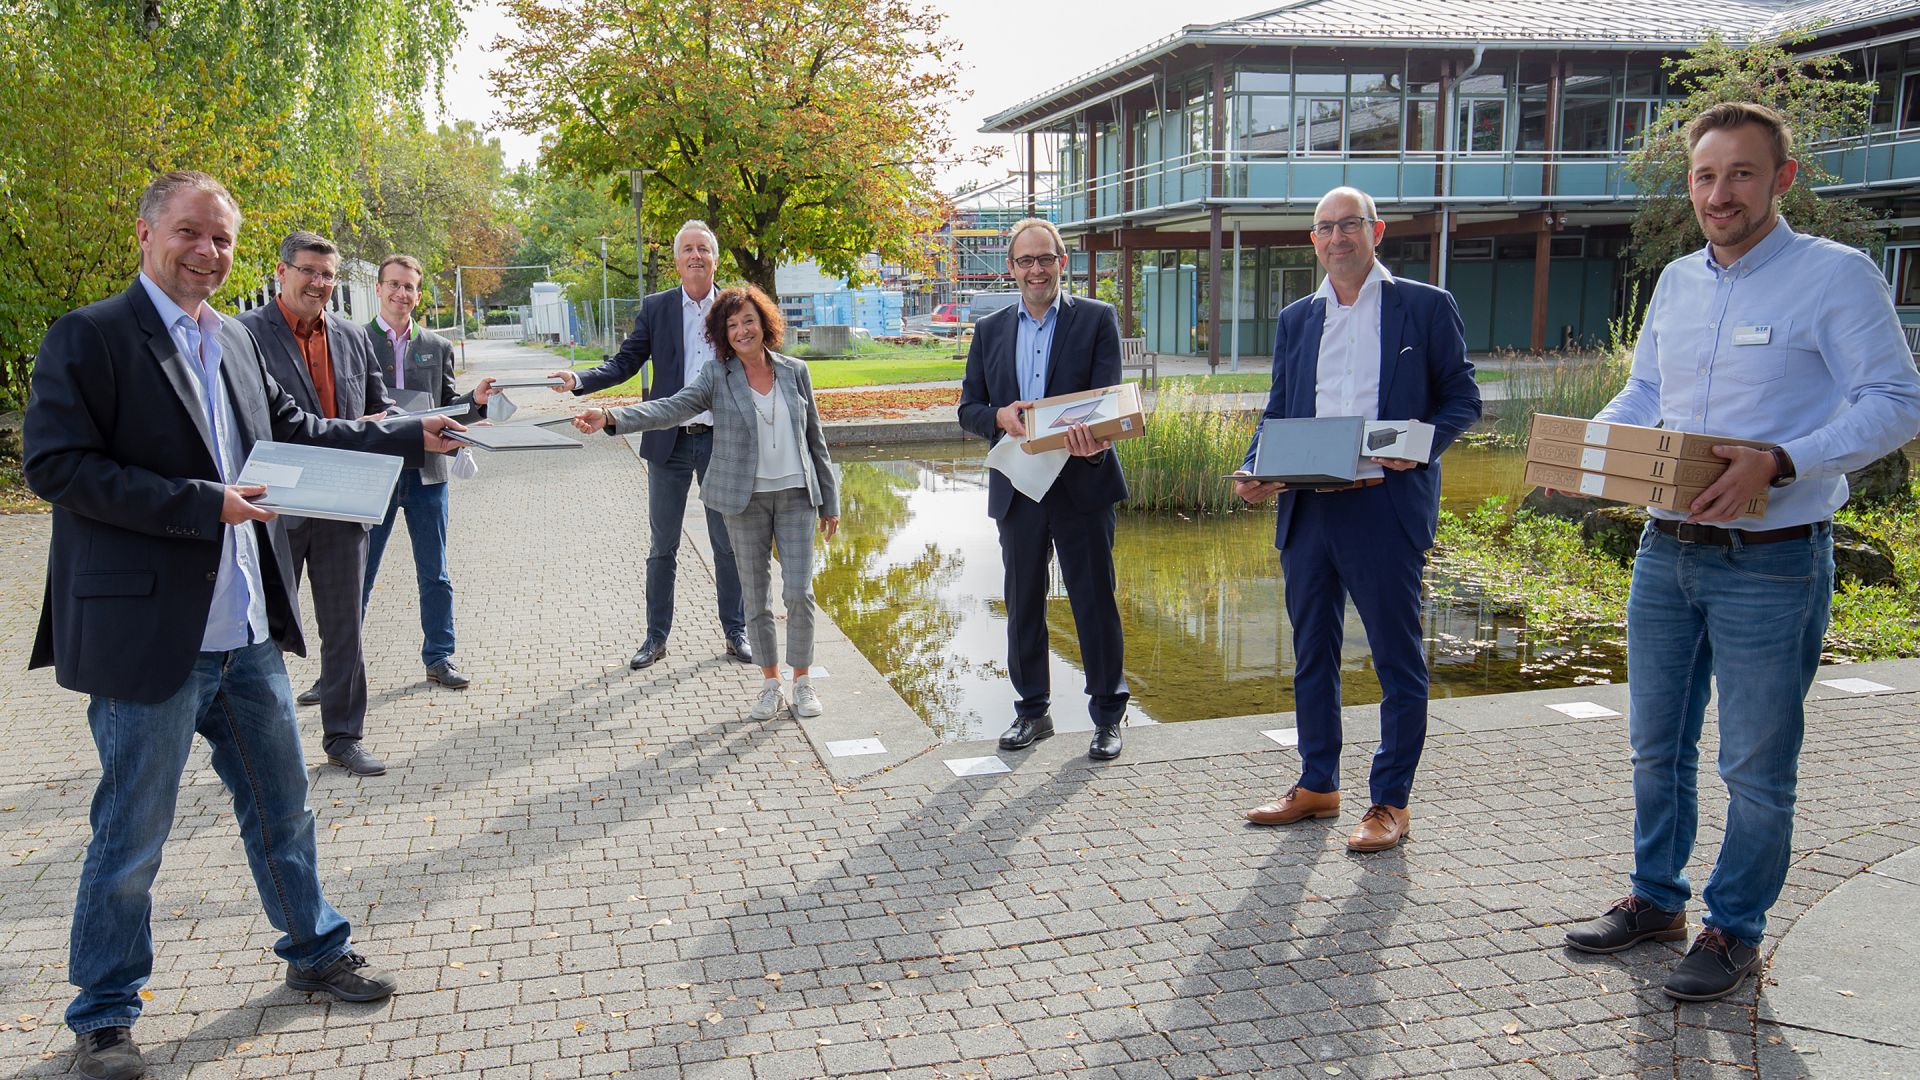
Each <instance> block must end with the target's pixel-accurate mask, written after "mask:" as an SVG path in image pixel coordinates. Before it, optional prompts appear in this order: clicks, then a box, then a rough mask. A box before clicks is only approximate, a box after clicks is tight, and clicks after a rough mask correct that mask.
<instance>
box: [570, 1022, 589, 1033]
mask: <svg viewBox="0 0 1920 1080" xmlns="http://www.w3.org/2000/svg"><path fill="white" fill-rule="evenodd" d="M573 1030H575V1031H585V1030H587V1025H586V1022H585V1021H583V1020H575V1021H574V1022H573Z"/></svg>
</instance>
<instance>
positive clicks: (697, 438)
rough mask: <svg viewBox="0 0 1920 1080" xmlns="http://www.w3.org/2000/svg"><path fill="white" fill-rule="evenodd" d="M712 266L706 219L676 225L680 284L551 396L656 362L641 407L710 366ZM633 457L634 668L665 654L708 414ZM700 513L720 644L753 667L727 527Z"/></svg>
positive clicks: (643, 305) (657, 297)
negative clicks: (637, 549) (638, 523)
mask: <svg viewBox="0 0 1920 1080" xmlns="http://www.w3.org/2000/svg"><path fill="white" fill-rule="evenodd" d="M719 262H720V239H719V237H717V236H715V235H714V234H713V230H712V229H710V228H708V227H707V223H706V222H704V221H699V220H693V221H688V222H686V223H684V224H682V225H681V226H680V231H679V232H678V233H676V234H674V237H673V268H674V270H675V271H676V272H677V273H678V274H679V275H680V284H679V285H678V286H677V287H675V288H672V289H667V290H664V291H662V292H657V293H653V294H651V295H649V296H647V297H646V298H645V299H643V300H641V301H640V313H639V314H638V315H636V316H634V320H633V332H632V333H630V334H628V335H627V340H625V341H624V342H621V344H620V351H619V352H617V353H615V354H614V355H613V356H612V357H611V358H610V359H608V360H607V362H606V363H604V364H601V365H599V366H598V367H595V368H592V369H590V370H587V371H565V370H562V371H555V372H552V373H551V374H552V375H553V377H555V378H557V379H559V380H560V383H561V384H560V385H559V386H556V387H554V392H555V393H566V392H568V391H572V392H573V393H574V394H578V395H584V394H591V393H593V392H594V391H596V390H604V389H606V388H607V387H609V386H618V385H619V384H621V383H623V382H626V381H627V380H628V379H631V378H633V377H634V376H635V375H638V374H639V373H640V371H641V369H642V368H644V367H646V366H647V365H648V364H649V363H651V364H652V365H653V380H652V381H651V382H649V383H648V384H647V388H646V391H645V392H644V394H643V396H644V397H645V398H646V400H648V401H658V400H660V399H662V398H669V397H672V396H673V395H675V394H677V393H679V392H680V391H681V390H682V389H683V388H685V387H686V386H687V385H688V384H690V383H692V382H693V380H694V379H695V378H696V377H698V376H699V374H700V369H701V368H704V367H706V366H707V365H708V364H711V363H713V362H714V359H713V356H714V354H713V342H711V341H708V340H707V327H706V318H707V312H708V311H709V310H711V309H712V308H713V299H714V297H715V296H717V295H718V292H717V291H716V290H715V289H714V285H713V275H714V271H715V270H716V269H718V267H719ZM773 344H777V342H776V343H773ZM640 457H641V458H642V459H644V460H645V461H646V463H647V522H648V526H649V528H650V529H651V530H652V536H651V537H650V538H649V544H648V548H647V578H646V605H647V614H646V618H647V627H646V634H645V636H644V637H642V638H641V639H640V648H638V649H637V650H635V651H634V654H633V658H632V659H631V660H628V661H627V666H628V667H629V668H631V669H633V670H635V671H638V670H640V669H641V668H645V667H652V666H653V665H654V664H657V663H659V662H660V659H661V657H664V656H666V655H667V637H668V635H669V634H671V633H672V632H673V590H674V582H675V580H676V578H677V577H678V574H679V558H680V536H681V531H682V529H681V526H682V524H683V523H684V521H685V520H686V512H687V491H688V489H690V488H691V487H692V486H693V480H694V478H695V477H696V476H697V477H699V478H700V481H701V482H702V483H705V482H706V479H707V463H708V461H709V460H710V459H711V458H712V457H713V414H712V413H710V412H709V413H701V414H700V415H698V416H696V417H694V418H693V419H691V420H689V421H688V422H687V423H685V424H683V425H681V426H680V427H677V428H667V429H666V430H665V431H649V432H647V433H646V434H644V435H642V436H640ZM706 513H707V541H708V542H709V543H711V544H712V545H713V589H714V594H715V596H714V606H715V607H716V608H717V609H718V614H719V616H720V633H721V635H722V637H723V639H724V644H723V645H722V648H723V649H724V651H725V653H726V655H728V656H731V657H733V658H734V659H735V660H738V661H739V662H740V663H743V664H751V663H753V649H752V647H751V646H749V645H748V644H747V616H746V610H745V608H744V606H743V605H742V603H741V599H740V573H739V569H738V568H737V567H736V566H735V564H734V559H733V541H732V539H731V538H730V537H728V536H727V522H726V519H725V518H723V517H721V515H720V512H719V511H717V510H714V509H711V508H709V509H708V510H707V512H706Z"/></svg>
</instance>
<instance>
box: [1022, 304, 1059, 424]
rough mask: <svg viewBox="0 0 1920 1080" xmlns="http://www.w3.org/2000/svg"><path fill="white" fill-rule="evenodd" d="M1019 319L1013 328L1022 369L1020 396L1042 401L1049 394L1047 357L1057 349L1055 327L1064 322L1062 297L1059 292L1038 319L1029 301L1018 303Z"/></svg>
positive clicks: (1028, 399) (1029, 399)
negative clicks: (1055, 347) (1061, 316)
mask: <svg viewBox="0 0 1920 1080" xmlns="http://www.w3.org/2000/svg"><path fill="white" fill-rule="evenodd" d="M1014 306H1015V307H1017V308H1019V309H1020V311H1019V320H1018V322H1017V323H1016V324H1015V327H1014V332H1013V360H1014V370H1015V371H1017V372H1019V373H1020V396H1021V398H1023V399H1025V400H1027V401H1038V400H1040V399H1041V398H1043V397H1046V396H1047V357H1048V356H1049V355H1050V354H1052V352H1053V328H1054V327H1055V326H1058V325H1059V324H1060V297H1059V296H1058V295H1057V294H1056V295H1055V296H1054V298H1053V303H1052V305H1050V306H1049V307H1048V308H1047V313H1046V314H1045V315H1043V316H1041V317H1040V318H1039V319H1035V318H1034V317H1033V315H1032V314H1031V313H1029V312H1028V311H1027V305H1026V304H1024V303H1017V304H1015V305H1014Z"/></svg>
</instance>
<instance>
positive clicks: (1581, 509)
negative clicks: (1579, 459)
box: [1520, 488, 1632, 550]
mask: <svg viewBox="0 0 1920 1080" xmlns="http://www.w3.org/2000/svg"><path fill="white" fill-rule="evenodd" d="M1619 505H1620V504H1619V503H1617V502H1614V501H1613V500H1611V499H1585V498H1581V497H1580V496H1578V495H1568V494H1565V493H1564V492H1555V493H1553V494H1552V495H1549V494H1547V489H1546V488H1534V489H1533V490H1532V491H1529V492H1527V494H1526V496H1525V497H1524V498H1522V499H1521V500H1520V509H1522V510H1525V511H1527V512H1528V513H1533V514H1539V515H1541V516H1543V517H1556V518H1560V519H1561V520H1563V521H1583V520H1585V519H1586V516H1587V515H1588V514H1591V513H1593V510H1594V508H1595V507H1597V506H1619ZM1629 550H1632V549H1629Z"/></svg>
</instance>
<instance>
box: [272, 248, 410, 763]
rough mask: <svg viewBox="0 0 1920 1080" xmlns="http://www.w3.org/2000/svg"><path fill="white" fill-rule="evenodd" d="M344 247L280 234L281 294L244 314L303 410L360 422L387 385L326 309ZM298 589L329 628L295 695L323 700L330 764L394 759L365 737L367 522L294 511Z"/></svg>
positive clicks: (290, 538)
mask: <svg viewBox="0 0 1920 1080" xmlns="http://www.w3.org/2000/svg"><path fill="white" fill-rule="evenodd" d="M339 272H340V252H339V249H337V248H335V247H334V246H333V242H332V241H330V240H328V239H327V238H326V237H324V236H320V235H319V234H317V233H310V232H295V233H291V234H289V235H288V236H287V238H286V239H285V240H282V241H281V242H280V262H279V265H278V266H276V267H275V268H274V277H275V278H276V279H277V280H278V282H279V286H280V288H279V291H278V292H277V293H276V294H275V296H274V298H273V299H272V301H270V302H268V303H266V304H262V305H261V306H259V307H257V308H254V309H253V310H252V311H248V312H245V313H243V314H241V315H240V316H239V322H240V325H242V326H244V327H246V328H247V329H248V330H249V331H251V332H252V334H253V339H254V340H255V341H256V342H258V343H259V345H260V355H261V356H262V357H263V358H264V359H265V360H266V363H267V373H268V374H270V375H272V376H273V380H274V381H275V382H277V383H279V384H280V388H281V389H283V390H285V391H286V392H287V393H289V394H291V395H292V396H293V400H294V402H295V403H296V404H298V405H299V406H300V410H301V411H302V412H309V413H312V414H314V415H315V416H324V417H327V418H328V419H332V420H357V419H359V418H361V417H369V416H375V415H378V414H380V413H382V412H384V411H385V410H386V407H387V404H388V402H387V391H386V385H385V383H384V382H383V381H382V380H381V378H380V367H379V365H378V364H377V363H376V362H375V361H374V358H373V350H372V349H371V348H369V347H368V345H367V335H366V334H364V333H362V332H361V331H360V327H359V326H358V325H356V324H355V323H353V322H350V321H348V320H347V319H345V318H342V317H341V316H339V315H336V314H334V313H333V312H330V311H328V310H327V301H328V300H331V299H332V298H333V286H334V284H335V282H337V281H338V280H339ZM286 528H287V545H288V548H289V550H290V553H291V555H292V557H293V577H294V587H295V588H296V589H297V588H299V581H300V578H301V577H302V576H303V575H304V576H307V577H309V578H310V579H311V580H312V584H313V617H314V621H315V622H316V623H318V624H319V626H320V678H319V679H317V680H315V682H314V684H313V687H312V689H310V690H307V691H305V692H303V693H302V694H301V695H300V696H299V697H298V698H296V699H295V700H296V701H297V702H299V703H300V704H302V705H310V704H318V705H319V706H320V729H321V732H322V739H323V745H324V747H325V749H326V752H327V763H328V764H329V765H338V766H340V767H341V768H343V769H346V770H347V771H348V772H350V773H353V774H354V775H356V776H379V775H380V774H382V773H384V772H386V771H387V767H386V765H385V764H383V763H382V762H381V761H380V759H379V758H377V757H375V756H373V754H372V753H370V752H368V750H367V749H366V747H365V745H364V744H363V743H362V742H361V733H362V731H363V730H364V728H365V726H366V720H367V666H366V662H365V660H364V659H363V658H362V656H361V653H360V625H361V620H360V586H361V581H362V579H364V578H365V576H366V572H367V526H365V525H362V524H361V523H359V522H357V521H326V520H323V519H320V518H298V517H294V518H288V519H287V521H286Z"/></svg>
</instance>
